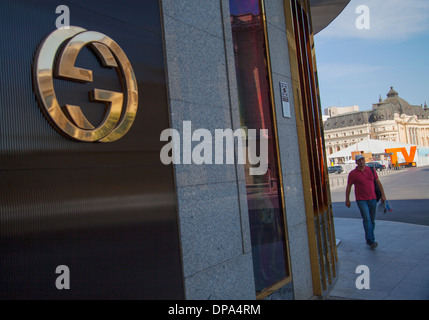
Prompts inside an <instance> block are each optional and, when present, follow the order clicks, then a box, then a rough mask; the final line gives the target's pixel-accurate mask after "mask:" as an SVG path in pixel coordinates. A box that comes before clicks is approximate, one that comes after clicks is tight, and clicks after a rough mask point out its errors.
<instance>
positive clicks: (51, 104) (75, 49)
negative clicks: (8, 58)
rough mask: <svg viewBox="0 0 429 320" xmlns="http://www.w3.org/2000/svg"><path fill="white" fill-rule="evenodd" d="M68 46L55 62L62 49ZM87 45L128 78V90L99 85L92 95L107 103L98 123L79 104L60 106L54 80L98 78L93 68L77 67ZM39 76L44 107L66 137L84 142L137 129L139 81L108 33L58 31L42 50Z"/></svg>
mask: <svg viewBox="0 0 429 320" xmlns="http://www.w3.org/2000/svg"><path fill="white" fill-rule="evenodd" d="M66 41H67V43H65V42H66ZM64 43H65V44H64ZM63 44H64V47H63V49H62V50H61V53H60V54H59V55H58V58H57V61H58V62H57V64H56V66H55V65H54V64H55V58H56V56H57V51H58V50H59V49H60V47H62V46H63ZM86 45H89V46H90V47H91V49H93V51H94V52H95V53H96V54H97V56H98V57H99V58H100V61H101V63H102V66H103V67H106V68H118V69H119V71H120V74H122V76H123V78H124V80H125V81H122V82H123V92H115V91H108V90H102V89H94V90H92V91H91V92H90V93H89V97H90V100H91V101H98V102H103V103H105V104H106V106H107V108H106V110H107V111H106V113H105V116H104V118H103V120H102V121H101V122H100V124H98V126H96V127H94V126H93V124H91V122H90V121H88V119H87V118H86V117H85V115H84V114H83V112H82V110H81V108H80V107H79V106H75V105H69V104H66V105H65V106H63V107H61V106H60V105H59V103H58V100H57V97H56V94H55V89H54V81H53V78H54V76H55V77H61V78H63V79H69V80H72V81H79V82H92V71H91V70H87V69H82V68H78V67H75V61H76V58H77V56H78V54H79V52H80V51H81V49H82V48H83V47H84V46H86ZM33 75H34V83H35V88H36V90H35V91H36V94H37V96H38V98H39V101H40V104H41V108H42V111H43V113H44V114H45V116H46V117H47V118H48V120H49V121H50V122H51V123H52V124H53V126H54V127H55V128H56V129H57V130H58V131H59V132H60V133H62V134H63V135H66V136H68V137H69V138H71V139H74V140H78V141H86V142H94V141H100V142H112V141H115V140H118V139H120V138H121V137H123V136H124V135H125V134H126V133H127V132H128V130H129V129H130V128H131V126H132V124H133V122H134V119H135V117H136V113H137V106H138V90H137V81H136V78H135V75H134V71H133V68H132V66H131V63H130V61H129V60H128V58H127V56H126V55H125V53H124V51H123V50H122V49H121V48H120V47H119V45H118V44H117V43H116V42H115V41H113V40H112V39H111V38H109V37H108V36H106V35H104V34H102V33H99V32H96V31H87V30H85V29H83V28H80V27H73V26H70V27H69V28H68V29H65V28H62V29H57V30H55V31H53V32H52V33H51V34H50V35H49V36H48V37H47V38H46V39H45V40H44V41H43V43H42V44H41V46H40V48H39V51H38V53H37V55H36V58H35V63H34V70H33ZM124 93H125V94H126V97H124Z"/></svg>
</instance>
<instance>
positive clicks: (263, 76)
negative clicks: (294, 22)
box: [230, 0, 289, 293]
mask: <svg viewBox="0 0 429 320" xmlns="http://www.w3.org/2000/svg"><path fill="white" fill-rule="evenodd" d="M230 12H231V25H232V34H233V44H234V55H235V67H236V75H237V84H238V93H239V106H240V119H241V126H242V127H243V128H245V129H246V130H247V132H249V131H250V130H251V129H256V132H257V135H256V140H257V143H256V145H257V146H261V144H260V143H261V140H262V139H267V140H266V141H268V148H267V149H268V159H267V161H268V166H267V170H266V172H265V174H261V175H252V174H251V172H250V168H251V167H252V165H249V164H247V165H246V168H245V173H246V187H247V202H248V207H249V221H250V230H251V240H252V253H253V266H254V273H255V286H256V292H257V293H260V292H261V291H263V290H265V289H267V288H269V287H271V286H273V285H274V284H276V283H278V282H279V281H282V280H283V279H284V278H286V277H288V275H289V268H288V259H287V248H286V235H285V221H284V208H283V202H282V200H281V199H282V197H281V189H280V183H281V181H280V173H279V165H278V157H277V148H276V135H275V128H274V118H273V113H272V105H271V91H270V81H269V72H268V62H267V57H266V43H265V33H264V24H263V17H262V10H261V3H260V1H259V0H252V1H249V0H230ZM250 143H251V137H250V134H248V135H247V144H246V145H247V146H249V145H250ZM261 149H262V148H261ZM257 151H258V152H260V151H261V150H259V149H258V150H257ZM245 154H247V152H246V153H245ZM247 163H249V162H248V161H247Z"/></svg>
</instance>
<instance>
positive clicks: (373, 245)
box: [369, 241, 378, 249]
mask: <svg viewBox="0 0 429 320" xmlns="http://www.w3.org/2000/svg"><path fill="white" fill-rule="evenodd" d="M377 246H378V243H377V242H375V241H374V242H372V243H370V244H369V247H370V248H371V249H375V248H377Z"/></svg>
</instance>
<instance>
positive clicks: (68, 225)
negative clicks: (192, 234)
mask: <svg viewBox="0 0 429 320" xmlns="http://www.w3.org/2000/svg"><path fill="white" fill-rule="evenodd" d="M58 5H67V6H68V7H69V9H70V22H71V25H75V26H79V27H82V28H85V29H87V30H93V31H98V32H101V33H104V34H106V35H108V36H109V37H111V38H112V39H114V40H115V41H116V42H117V43H118V44H119V45H120V46H121V47H122V49H123V50H124V51H125V53H126V54H127V56H128V58H129V60H130V62H131V64H132V66H133V69H134V72H135V74H136V78H137V81H138V88H139V109H138V112H137V117H136V119H135V122H134V125H133V127H132V128H131V130H130V131H129V132H128V133H127V134H126V135H125V136H124V137H123V138H122V139H120V140H118V141H116V142H113V143H82V142H76V141H72V140H70V139H67V138H66V137H64V136H62V135H61V134H59V133H58V132H57V131H56V130H55V129H54V128H53V127H51V125H50V124H49V122H48V121H47V119H46V118H45V116H44V115H43V113H42V112H41V109H40V107H39V105H38V102H37V99H36V95H35V93H34V89H33V80H32V77H33V75H32V67H33V63H34V57H35V54H36V51H37V48H38V46H39V45H40V43H41V42H42V40H43V39H44V38H45V37H46V36H47V35H48V34H50V33H51V32H52V31H54V30H55V20H56V18H57V17H58V14H56V13H55V9H56V7H57V6H58ZM0 27H1V30H2V32H1V36H0V37H1V41H0V299H25V298H32V299H45V298H46V299H52V298H54V299H62V298H103V299H106V298H107V299H109V298H112V299H113V298H114V299H117V298H136V299H178V298H183V279H182V267H181V262H180V261H181V260H180V259H181V258H180V246H179V237H178V225H177V200H176V194H175V186H174V179H173V171H172V167H171V166H165V165H163V164H162V163H161V162H160V159H159V152H160V149H161V148H162V146H163V144H161V142H160V140H159V136H160V133H161V131H162V130H163V129H165V128H168V127H169V126H170V124H169V120H168V119H169V117H168V106H167V97H166V88H165V78H164V77H165V73H164V54H163V47H162V34H161V21H160V12H159V3H158V1H157V0H151V1H146V0H145V1H139V2H135V1H124V0H123V1H114V2H113V1H111V2H106V1H80V0H79V1H43V2H35V1H31V0H29V1H24V0H19V1H17V0H10V1H9V0H3V1H1V3H0ZM77 65H78V66H79V67H83V68H88V69H91V70H93V72H94V81H93V82H92V83H88V84H81V83H73V82H70V81H65V80H55V82H54V85H55V90H56V94H57V97H58V100H59V102H60V104H66V103H69V104H76V105H80V106H82V110H83V112H84V113H85V115H87V117H88V118H89V119H90V120H91V121H93V122H94V123H96V122H97V119H101V118H102V117H103V114H104V108H103V105H102V104H96V103H90V102H89V101H88V96H87V92H88V91H90V90H92V89H93V88H100V89H105V90H114V91H121V86H120V82H119V81H118V79H117V74H116V72H115V71H114V70H112V69H105V68H103V67H101V66H100V64H99V63H98V61H97V59H96V58H95V57H94V55H93V54H92V53H91V52H90V51H89V50H87V49H85V50H82V52H81V54H80V55H79V58H78V60H77ZM58 265H67V266H68V267H69V269H70V286H71V288H70V289H69V290H58V289H57V288H56V286H55V280H56V278H57V277H58V276H59V274H56V273H55V270H56V267H57V266H58Z"/></svg>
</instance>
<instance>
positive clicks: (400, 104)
mask: <svg viewBox="0 0 429 320" xmlns="http://www.w3.org/2000/svg"><path fill="white" fill-rule="evenodd" d="M324 129H325V144H326V153H327V154H328V155H331V154H333V153H335V152H338V151H340V150H343V149H345V148H348V147H350V146H351V145H353V144H356V143H359V142H361V141H363V140H366V139H379V140H384V141H391V142H401V143H405V144H415V145H419V146H429V109H428V107H427V105H426V103H425V105H424V106H423V105H421V106H415V105H410V104H409V103H408V102H407V101H405V100H404V99H402V98H401V97H399V95H398V93H397V92H396V91H395V90H394V89H393V88H392V87H391V88H390V90H389V92H388V93H387V98H386V99H385V100H382V99H381V97H380V99H379V102H378V103H374V104H373V106H372V110H369V111H359V112H347V113H341V114H338V115H336V116H333V117H330V118H329V119H327V120H326V121H325V122H324Z"/></svg>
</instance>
